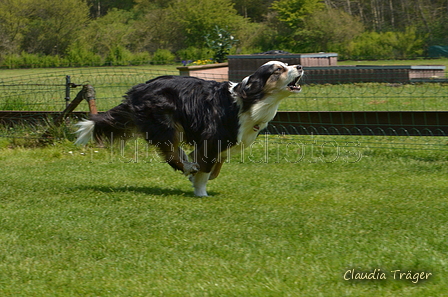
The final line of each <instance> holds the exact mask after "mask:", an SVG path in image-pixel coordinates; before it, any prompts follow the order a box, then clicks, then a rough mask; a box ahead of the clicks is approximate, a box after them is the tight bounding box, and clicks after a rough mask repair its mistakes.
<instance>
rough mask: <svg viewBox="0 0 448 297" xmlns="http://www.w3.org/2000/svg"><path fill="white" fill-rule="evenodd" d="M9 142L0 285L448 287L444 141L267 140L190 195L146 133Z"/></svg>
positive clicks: (3, 177) (163, 291)
mask: <svg viewBox="0 0 448 297" xmlns="http://www.w3.org/2000/svg"><path fill="white" fill-rule="evenodd" d="M309 140H310V139H305V140H304V141H308V142H309ZM296 141H301V140H300V138H298V139H296ZM361 141H362V140H361ZM274 144H275V143H274ZM3 147H4V148H2V149H1V150H0V164H1V167H0V183H1V187H0V295H1V296H447V295H448V293H447V290H446V288H447V287H448V255H447V251H448V239H447V234H448V218H447V212H448V202H447V197H448V186H447V176H448V167H447V165H448V164H447V154H446V151H438V150H434V151H422V150H390V149H380V148H374V149H369V148H366V147H363V146H362V143H361V146H359V147H341V149H340V150H338V151H331V147H328V148H329V149H330V151H328V152H322V151H321V152H320V153H317V152H318V150H316V151H314V152H313V150H310V149H309V146H307V147H306V149H305V150H304V151H303V152H299V151H294V150H289V151H288V149H290V148H291V146H289V147H288V146H287V145H285V143H280V145H272V146H271V147H269V148H268V149H267V150H266V149H265V148H264V147H263V145H257V146H255V147H254V148H252V150H250V149H249V150H247V151H246V153H245V154H244V155H241V154H240V155H236V156H235V157H233V158H232V159H231V160H230V162H229V163H228V164H225V165H224V168H223V171H222V173H221V176H220V177H219V178H218V179H216V180H214V181H211V182H210V183H209V194H211V195H212V196H211V197H206V198H196V197H194V196H192V189H191V187H190V184H189V182H188V181H187V179H186V178H185V177H183V176H182V175H181V174H180V173H178V172H177V173H176V172H174V171H173V170H172V169H171V168H170V167H169V166H168V165H167V164H164V163H161V162H160V161H158V159H157V158H155V156H154V155H153V152H152V151H150V150H146V149H145V148H144V147H142V146H141V145H140V146H138V145H134V144H132V143H131V144H130V146H129V147H127V148H126V147H125V149H122V150H121V149H119V148H114V149H98V148H95V147H87V148H77V147H75V146H73V145H72V144H71V143H70V142H68V141H67V142H63V143H59V144H56V145H53V146H48V147H45V148H34V149H26V148H15V149H10V148H7V146H6V145H3ZM298 147H300V146H298ZM332 154H333V155H332ZM336 155H337V156H338V158H335V156H336ZM266 156H267V157H266ZM397 270H400V271H398V272H397ZM352 271H353V274H352ZM393 271H395V272H393ZM422 272H423V273H424V274H423V275H424V276H425V277H424V278H425V279H421V277H420V275H421V274H420V273H422ZM356 273H364V274H366V273H369V274H368V275H370V277H371V278H374V279H371V280H354V279H352V278H356ZM372 273H373V274H372ZM381 273H384V276H383V277H382V275H381ZM400 273H403V274H400ZM360 275H361V274H358V276H360ZM416 275H417V278H416ZM409 277H410V278H411V279H406V278H409ZM375 278H376V279H375ZM378 278H385V279H378ZM426 278H427V279H426Z"/></svg>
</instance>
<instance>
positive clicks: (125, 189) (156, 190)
mask: <svg viewBox="0 0 448 297" xmlns="http://www.w3.org/2000/svg"><path fill="white" fill-rule="evenodd" d="M77 188H78V189H80V190H93V191H98V192H102V193H130V192H134V193H142V194H146V195H153V196H182V197H189V198H200V197H198V196H195V195H194V193H193V188H192V189H191V191H183V190H180V189H169V188H161V187H145V186H142V187H137V186H117V187H110V186H80V187H77ZM208 194H209V195H210V196H216V195H218V194H219V193H216V192H208Z"/></svg>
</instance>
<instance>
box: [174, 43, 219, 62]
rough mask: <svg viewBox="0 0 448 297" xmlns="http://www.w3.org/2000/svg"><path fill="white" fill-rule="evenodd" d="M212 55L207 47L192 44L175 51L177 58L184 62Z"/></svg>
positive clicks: (207, 57)
mask: <svg viewBox="0 0 448 297" xmlns="http://www.w3.org/2000/svg"><path fill="white" fill-rule="evenodd" d="M212 55H213V54H212V52H211V50H210V49H208V48H197V47H193V46H190V47H188V48H186V49H181V50H179V51H177V56H178V57H179V59H180V60H181V61H185V62H188V61H197V60H206V59H209V58H211V57H212Z"/></svg>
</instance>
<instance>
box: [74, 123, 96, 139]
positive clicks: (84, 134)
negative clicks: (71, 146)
mask: <svg viewBox="0 0 448 297" xmlns="http://www.w3.org/2000/svg"><path fill="white" fill-rule="evenodd" d="M76 126H78V127H79V129H78V131H76V134H78V139H76V142H75V144H77V145H80V144H81V145H86V144H87V143H88V142H89V141H90V140H91V139H92V137H93V129H94V128H95V122H94V121H91V120H83V121H81V122H79V123H77V124H76Z"/></svg>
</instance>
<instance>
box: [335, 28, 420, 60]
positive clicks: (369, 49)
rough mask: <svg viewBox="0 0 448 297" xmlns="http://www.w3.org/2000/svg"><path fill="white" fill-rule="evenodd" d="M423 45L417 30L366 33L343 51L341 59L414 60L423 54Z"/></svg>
mask: <svg viewBox="0 0 448 297" xmlns="http://www.w3.org/2000/svg"><path fill="white" fill-rule="evenodd" d="M423 44H424V41H423V38H420V37H419V36H417V34H416V30H415V28H408V29H407V30H406V31H405V32H382V33H377V32H365V33H363V34H361V35H360V36H359V37H357V38H355V39H354V40H353V41H352V42H350V43H349V45H348V46H347V47H346V48H345V49H344V48H342V49H341V58H343V59H412V58H415V57H419V56H421V55H422V54H423V49H422V48H423Z"/></svg>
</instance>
